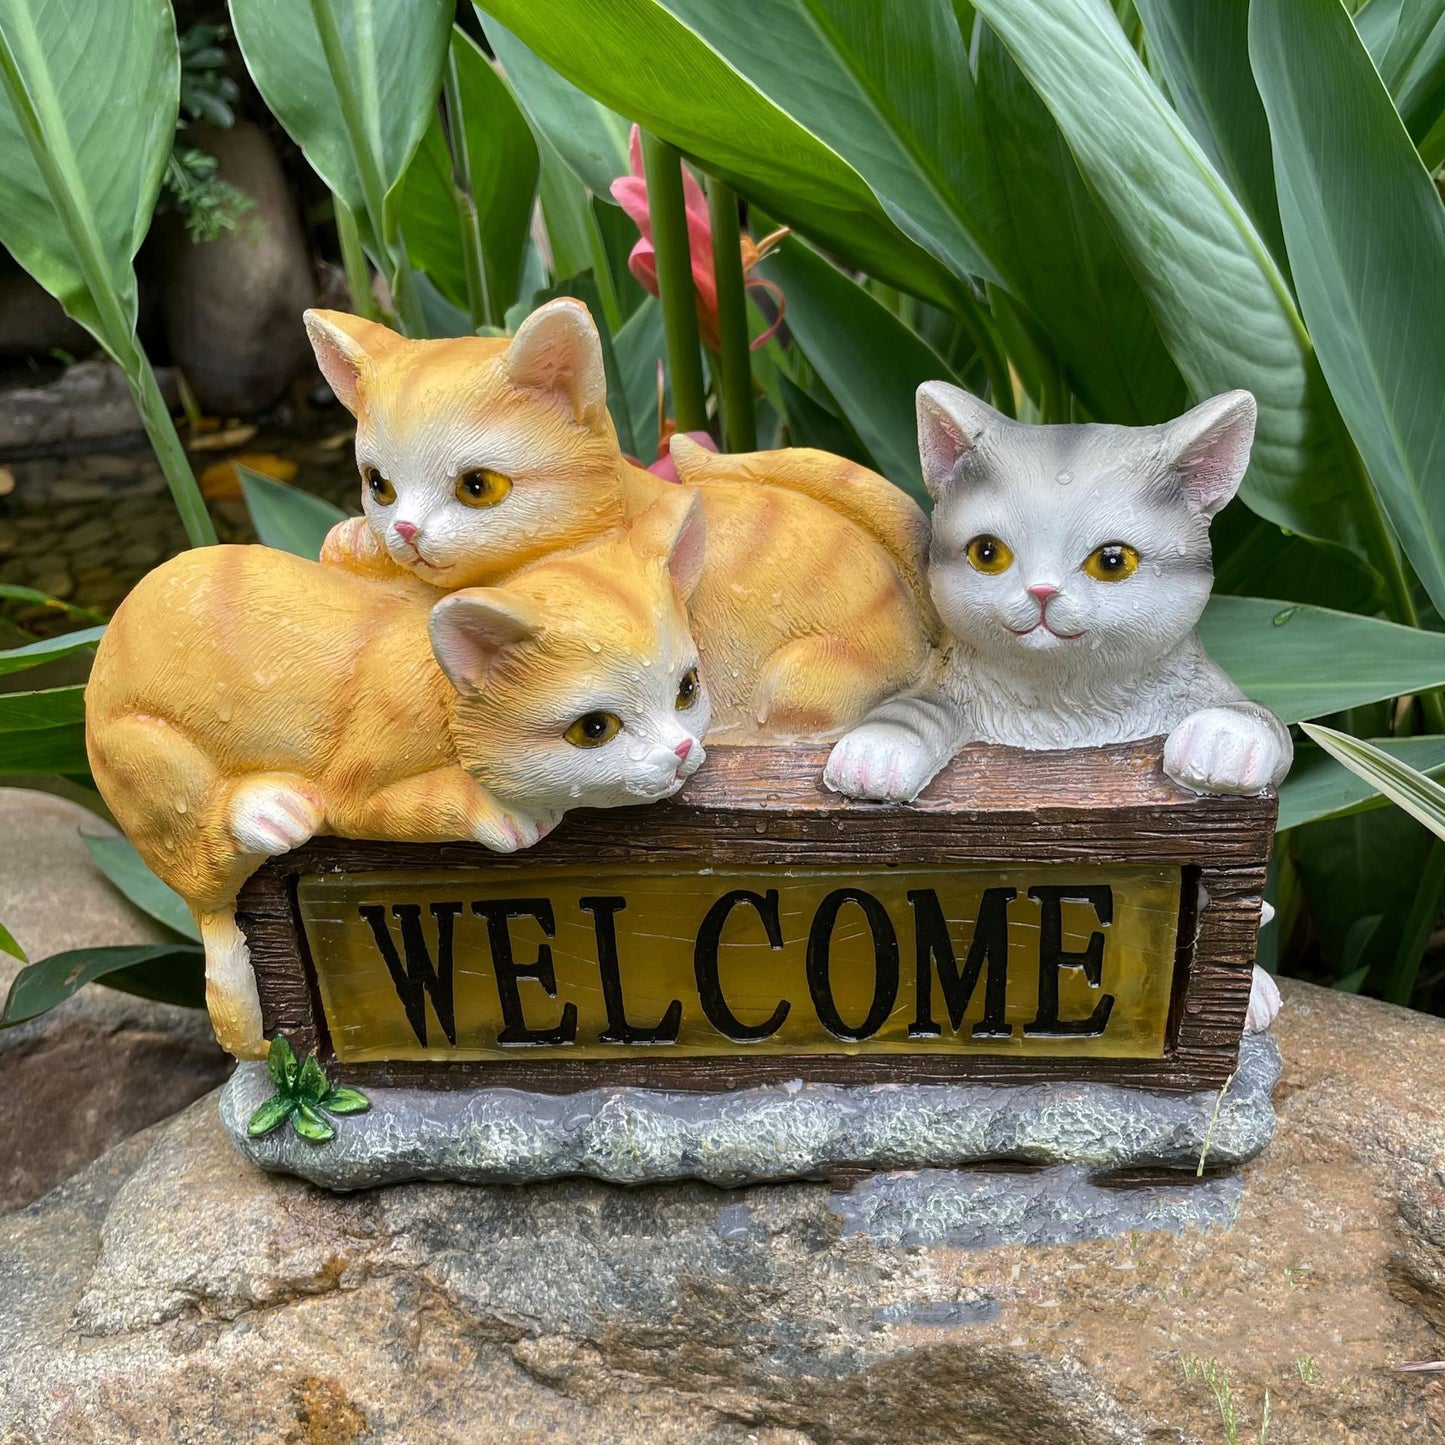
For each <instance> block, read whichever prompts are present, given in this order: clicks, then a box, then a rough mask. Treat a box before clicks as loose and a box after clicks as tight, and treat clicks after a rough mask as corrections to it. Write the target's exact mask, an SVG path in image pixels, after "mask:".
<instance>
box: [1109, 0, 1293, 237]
mask: <svg viewBox="0 0 1445 1445" xmlns="http://www.w3.org/2000/svg"><path fill="white" fill-rule="evenodd" d="M1135 3H1136V4H1137V5H1138V7H1139V15H1140V17H1141V18H1142V19H1143V21H1144V29H1145V32H1146V34H1147V35H1148V40H1149V56H1150V59H1151V60H1152V61H1153V62H1154V63H1156V64H1157V65H1158V66H1159V69H1160V70H1161V71H1162V72H1163V74H1164V79H1165V81H1166V83H1167V84H1168V87H1169V98H1170V99H1171V100H1172V101H1173V102H1174V108H1175V109H1176V110H1177V111H1178V112H1179V114H1180V115H1181V116H1182V117H1183V119H1184V122H1185V124H1186V125H1188V127H1189V130H1190V133H1191V134H1192V135H1193V136H1194V139H1195V140H1197V141H1198V142H1199V144H1200V146H1201V147H1202V148H1203V150H1204V153H1205V155H1207V156H1208V157H1209V159H1210V161H1211V162H1212V163H1213V165H1214V169H1215V170H1216V171H1218V172H1219V174H1220V175H1221V176H1223V177H1224V179H1225V180H1226V181H1228V183H1229V188H1230V190H1231V191H1233V192H1234V194H1235V196H1237V197H1238V199H1239V200H1240V201H1241V202H1243V204H1244V205H1245V206H1246V207H1247V208H1248V210H1249V214H1250V218H1251V219H1252V220H1253V221H1254V224H1255V226H1256V227H1257V228H1258V230H1259V233H1260V235H1261V236H1263V237H1264V239H1265V241H1266V242H1267V243H1268V245H1269V248H1270V251H1271V253H1272V254H1273V255H1274V257H1275V259H1276V260H1279V259H1282V258H1283V256H1284V235H1283V233H1282V232H1281V231H1280V226H1279V204H1278V202H1277V201H1276V200H1275V188H1274V166H1273V164H1272V163H1271V161H1270V152H1269V122H1268V121H1267V120H1266V119H1265V114H1264V106H1263V105H1262V104H1260V99H1259V92H1258V91H1257V90H1256V89H1255V88H1254V77H1253V76H1252V75H1251V74H1250V73H1249V0H1135Z"/></svg>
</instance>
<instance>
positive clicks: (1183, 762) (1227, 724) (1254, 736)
mask: <svg viewBox="0 0 1445 1445" xmlns="http://www.w3.org/2000/svg"><path fill="white" fill-rule="evenodd" d="M1278 763H1279V740H1278V738H1277V737H1276V735H1275V733H1274V732H1273V731H1272V730H1271V729H1270V728H1269V727H1268V726H1267V725H1266V724H1265V723H1262V722H1259V721H1257V720H1256V719H1254V718H1251V717H1248V716H1245V715H1244V714H1241V713H1238V712H1236V711H1234V710H1233V709H1232V708H1227V707H1207V708H1204V709H1203V710H1202V711H1200V712H1196V713H1191V714H1190V715H1189V716H1188V717H1187V718H1185V719H1184V721H1183V722H1182V723H1180V724H1179V726H1178V727H1177V728H1175V729H1174V731H1173V732H1172V733H1170V734H1169V737H1168V740H1167V741H1166V742H1165V744H1164V771H1165V772H1166V773H1168V774H1169V776H1170V777H1171V778H1173V779H1174V781H1175V782H1177V783H1182V784H1183V785H1184V786H1185V787H1186V788H1193V789H1194V791H1195V792H1196V793H1262V792H1263V791H1264V790H1265V789H1266V788H1267V787H1269V785H1270V783H1271V782H1273V781H1274V775H1275V771H1276V768H1277V766H1278Z"/></svg>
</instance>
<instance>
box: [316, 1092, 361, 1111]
mask: <svg viewBox="0 0 1445 1445" xmlns="http://www.w3.org/2000/svg"><path fill="white" fill-rule="evenodd" d="M321 1107H322V1108H323V1109H325V1110H326V1112H327V1113H328V1114H364V1113H365V1112H366V1111H367V1110H368V1109H369V1108H371V1100H370V1099H368V1098H367V1097H366V1095H365V1094H363V1093H362V1092H361V1090H360V1089H348V1088H345V1087H344V1086H341V1087H337V1088H333V1089H329V1090H328V1091H327V1092H326V1094H325V1095H323V1096H322V1099H321Z"/></svg>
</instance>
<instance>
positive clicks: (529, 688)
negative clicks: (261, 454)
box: [85, 497, 708, 1057]
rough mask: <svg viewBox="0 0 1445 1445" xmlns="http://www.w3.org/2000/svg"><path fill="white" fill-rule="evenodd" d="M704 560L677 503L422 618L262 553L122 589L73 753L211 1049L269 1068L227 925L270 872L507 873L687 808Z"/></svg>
mask: <svg viewBox="0 0 1445 1445" xmlns="http://www.w3.org/2000/svg"><path fill="white" fill-rule="evenodd" d="M678 504H681V505H678ZM701 562H702V523H701V514H700V509H699V508H698V507H697V506H696V505H695V504H694V505H692V506H688V505H687V504H686V501H685V499H683V498H681V497H679V498H677V499H676V503H672V502H669V503H665V504H664V505H662V506H659V507H657V508H655V509H653V511H651V512H649V513H648V514H647V515H646V516H644V517H643V518H641V519H640V520H639V521H638V523H637V524H636V525H635V526H634V527H633V528H632V529H631V531H630V532H629V533H628V534H626V535H624V536H618V537H616V538H611V539H608V540H606V541H604V542H601V543H599V544H597V545H596V546H594V547H591V548H588V549H585V550H583V551H580V552H575V553H572V554H569V555H567V556H562V557H557V558H548V559H546V560H545V561H543V562H540V563H538V564H536V565H535V566H533V567H530V568H528V569H526V570H525V571H522V572H519V573H517V574H516V575H514V576H513V577H512V579H511V580H510V582H509V583H508V585H507V586H506V587H504V588H503V587H499V588H467V589H464V590H462V591H458V592H453V593H450V594H449V595H446V596H443V597H440V598H438V595H437V593H436V592H435V591H434V590H432V589H429V588H422V587H418V586H417V585H416V584H415V583H414V582H411V581H410V580H409V579H402V580H400V581H396V582H392V583H379V582H377V581H375V580H371V579H364V578H359V577H355V576H352V575H349V574H348V573H346V572H343V571H340V570H338V569H336V568H331V567H320V566H318V565H317V564H316V563H314V562H307V561H303V560H302V559H301V558H298V557H293V556H291V555H290V554H289V553H285V552H278V551H274V550H272V549H270V548H267V547H201V548H196V549H194V550H192V551H189V552H184V553H182V554H181V555H180V556H179V557H177V558H175V559H174V560H173V561H170V562H168V563H166V564H165V565H164V566H162V567H158V568H157V569H156V570H155V571H154V572H152V573H150V575H149V576H147V577H145V578H144V579H143V580H142V581H141V582H140V583H139V585H138V586H137V587H136V588H135V590H134V591H133V592H132V593H131V594H130V595H129V596H128V597H127V598H126V599H125V601H124V602H123V603H122V604H121V606H120V607H119V609H118V610H117V611H116V614H115V617H114V618H113V620H112V621H111V624H110V626H109V627H108V628H107V630H106V633H105V636H104V638H103V639H102V640H101V644H100V648H99V651H98V652H97V654H96V659H95V666H94V668H93V669H92V671H91V675H90V683H89V686H88V687H87V688H86V696H85V703H86V706H85V715H86V745H87V750H88V752H89V755H90V765H91V770H92V771H93V773H94V774H95V780H96V783H97V785H98V786H99V788H100V791H101V795H102V796H103V797H104V798H105V800H106V802H107V804H109V806H110V809H111V811H112V812H113V813H114V814H115V817H116V820H117V821H118V822H119V823H120V825H121V827H122V828H124V829H125V832H126V834H127V835H128V836H129V838H130V839H131V841H132V842H133V843H134V844H135V845H136V847H137V848H138V849H139V851H140V854H141V856H142V857H143V858H144V859H145V861H146V862H147V864H149V865H150V867H151V868H152V870H154V872H156V873H157V874H158V875H159V876H160V877H161V878H163V879H164V880H165V881H166V882H167V883H168V884H170V886H171V887H172V888H174V889H175V890H176V891H177V892H178V893H179V894H180V895H181V896H182V897H183V898H184V899H185V900H186V902H187V903H188V904H189V905H190V907H191V911H192V912H193V913H194V914H195V916H196V921H197V923H198V924H199V926H200V929H201V936H202V940H203V942H204V944H205V949H206V1001H207V1004H208V1006H209V1008H210V1012H211V1020H212V1023H213V1024H214V1026H215V1030H216V1037H217V1038H218V1039H219V1040H220V1043H221V1045H222V1047H223V1048H226V1049H229V1050H230V1051H231V1052H232V1053H234V1054H237V1055H238V1056H241V1057H248V1056H250V1057H259V1056H260V1055H262V1054H263V1053H264V1051H265V1043H264V1041H263V1039H262V1030H261V1012H260V1004H259V1001H258V999H257V995H256V984H255V978H254V975H253V973H252V970H251V967H250V959H249V955H248V953H247V950H246V946H245V942H244V940H243V938H242V936H241V933H240V931H239V929H238V928H237V926H236V923H235V919H234V908H235V901H236V894H237V891H238V890H239V888H240V886H241V884H242V883H243V882H244V881H245V880H246V878H247V877H249V876H250V874H251V873H252V872H254V871H255V869H256V867H257V866H258V865H259V864H260V862H261V861H262V860H263V859H264V858H266V857H268V856H270V855H273V854H276V853H283V852H285V851H287V850H288V849H291V848H296V847H299V846H300V845H301V844H302V843H304V842H306V841H307V839H309V838H311V837H313V836H314V835H317V834H325V833H330V834H336V835H339V836H342V837H351V838H379V839H385V840H389V841H392V842H418V843H419V842H428V841H442V840H447V839H459V838H463V839H473V840H475V841H477V842H481V843H485V844H486V845H487V846H488V847H490V848H495V849H498V850H500V851H503V852H509V851H511V850H513V849H516V848H522V847H526V846H528V845H530V844H531V843H534V842H536V841H537V839H538V838H539V837H541V836H542V835H543V834H545V833H546V832H547V831H548V830H549V829H551V828H552V827H553V826H555V824H556V822H557V821H558V819H560V818H561V816H562V814H563V812H564V811H565V810H566V809H568V808H572V807H581V806H593V807H617V806H621V805H624V804H630V803H645V802H651V801H654V800H655V799H658V798H663V797H670V796H671V795H672V794H673V793H675V792H676V791H677V790H678V788H680V787H681V786H682V783H683V781H684V779H686V778H687V777H688V776H690V775H691V774H692V773H693V772H694V771H695V770H696V769H697V767H698V766H699V765H700V764H701V762H702V760H703V756H704V754H703V749H702V746H701V742H700V739H701V737H702V734H703V733H704V732H705V731H706V729H707V723H708V700H707V696H706V693H705V692H704V690H703V688H702V686H701V683H700V681H699V676H698V671H697V651H696V648H695V646H694V644H693V641H692V638H691V635H690V634H689V631H688V624H687V616H686V613H685V610H684V599H685V597H686V596H687V594H688V593H689V592H690V591H691V590H692V588H693V587H694V586H695V585H696V583H697V578H698V574H699V571H700V568H701Z"/></svg>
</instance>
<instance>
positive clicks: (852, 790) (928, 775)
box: [823, 692, 962, 803]
mask: <svg viewBox="0 0 1445 1445" xmlns="http://www.w3.org/2000/svg"><path fill="white" fill-rule="evenodd" d="M961 733H962V724H961V720H960V718H959V711H958V705H957V704H956V703H954V702H952V701H951V700H950V699H949V698H947V697H945V696H944V695H943V694H942V693H932V692H930V693H917V694H911V695H909V696H906V697H895V698H890V699H889V700H888V701H887V702H885V703H882V704H880V705H879V706H878V707H876V708H874V710H873V711H872V712H871V713H869V715H868V716H867V717H866V718H865V719H864V720H863V721H862V722H861V723H859V724H858V726H857V727H855V728H854V729H853V730H852V731H851V732H849V733H845V734H844V735H843V737H841V738H840V739H839V740H838V741H837V742H836V743H835V744H834V745H833V751H832V753H830V754H829V756H828V764H827V766H826V767H825V768H824V769H823V783H824V786H826V787H829V788H831V789H832V790H833V791H834V792H835V793H842V794H843V795H844V796H845V797H849V798H868V799H871V800H873V801H874V802H880V803H911V802H912V801H913V800H914V799H915V798H916V797H917V796H918V795H919V794H920V793H921V792H922V791H923V790H924V788H926V787H927V786H928V785H929V783H930V782H932V781H933V778H934V776H935V775H936V774H937V773H938V771H939V769H940V768H942V767H943V765H944V764H945V763H947V762H948V760H949V759H950V758H951V757H952V756H953V753H954V749H955V748H956V747H957V746H958V744H959V742H960V740H961Z"/></svg>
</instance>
